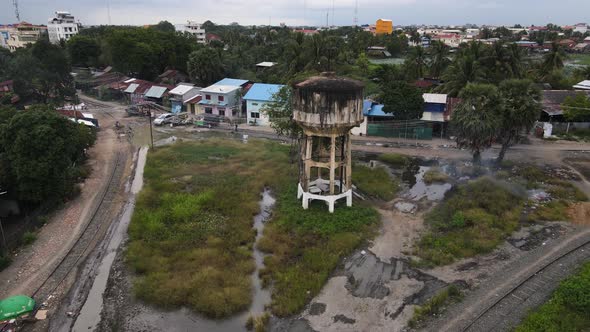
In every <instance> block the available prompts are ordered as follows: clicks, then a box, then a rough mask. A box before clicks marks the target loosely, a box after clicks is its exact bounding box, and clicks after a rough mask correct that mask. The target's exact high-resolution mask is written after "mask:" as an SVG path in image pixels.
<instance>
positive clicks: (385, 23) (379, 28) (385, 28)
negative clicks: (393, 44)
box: [375, 18, 393, 35]
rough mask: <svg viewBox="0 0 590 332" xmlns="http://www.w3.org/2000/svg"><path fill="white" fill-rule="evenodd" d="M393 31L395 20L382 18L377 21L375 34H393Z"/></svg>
mask: <svg viewBox="0 0 590 332" xmlns="http://www.w3.org/2000/svg"><path fill="white" fill-rule="evenodd" d="M392 32H393V21H392V20H386V19H383V18H380V19H378V20H377V22H376V23H375V34H376V35H383V34H388V35H389V34H391V33H392Z"/></svg>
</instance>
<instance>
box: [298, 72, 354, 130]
mask: <svg viewBox="0 0 590 332" xmlns="http://www.w3.org/2000/svg"><path fill="white" fill-rule="evenodd" d="M363 89H364V85H363V83H362V82H360V81H356V80H353V79H349V78H344V77H336V76H335V75H334V74H333V73H323V74H322V75H321V76H313V77H310V78H308V79H306V80H305V81H302V82H299V83H296V84H295V85H294V95H293V120H294V121H295V122H297V123H298V124H299V125H300V126H301V127H302V128H303V129H304V130H306V131H309V132H311V133H314V134H320V135H321V134H346V133H348V131H349V130H350V129H351V128H352V127H355V126H358V125H359V124H361V123H362V122H363Z"/></svg>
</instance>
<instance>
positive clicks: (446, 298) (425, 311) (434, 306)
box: [408, 285, 462, 328]
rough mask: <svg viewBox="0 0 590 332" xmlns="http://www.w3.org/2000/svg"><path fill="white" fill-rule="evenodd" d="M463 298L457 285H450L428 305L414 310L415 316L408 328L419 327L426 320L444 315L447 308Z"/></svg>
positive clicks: (425, 304) (428, 302) (409, 322)
mask: <svg viewBox="0 0 590 332" xmlns="http://www.w3.org/2000/svg"><path fill="white" fill-rule="evenodd" d="M461 298H462V294H461V291H460V290H459V288H457V286H455V285H450V286H449V287H447V288H445V289H444V290H442V291H441V292H439V293H438V294H436V295H435V296H434V297H432V298H431V299H429V300H428V301H427V302H426V303H424V304H423V305H421V306H419V307H417V308H416V309H414V315H413V316H412V318H411V319H410V320H409V321H408V326H410V327H411V328H416V327H418V326H419V325H420V323H421V322H423V321H424V320H425V319H426V318H428V317H429V316H434V315H438V314H440V313H442V312H443V311H444V309H445V306H447V305H448V304H450V303H453V302H457V301H460V300H461Z"/></svg>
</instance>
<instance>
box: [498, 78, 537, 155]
mask: <svg viewBox="0 0 590 332" xmlns="http://www.w3.org/2000/svg"><path fill="white" fill-rule="evenodd" d="M500 94H501V96H502V99H504V107H502V108H499V111H500V113H499V117H500V122H501V124H500V127H499V130H498V133H497V134H496V137H497V140H498V141H499V142H500V143H501V144H502V149H501V150H500V154H499V155H498V160H497V161H498V163H501V162H502V160H504V156H505V154H506V151H507V150H508V148H509V147H510V146H511V145H513V144H515V143H517V142H518V140H519V139H520V138H521V136H522V134H523V132H526V131H528V130H530V129H531V128H532V126H533V124H534V123H535V121H537V120H538V119H539V116H540V115H541V98H542V97H541V90H540V89H539V88H538V87H537V86H535V84H534V83H533V82H532V81H530V80H519V79H512V80H506V81H503V82H502V83H501V84H500Z"/></svg>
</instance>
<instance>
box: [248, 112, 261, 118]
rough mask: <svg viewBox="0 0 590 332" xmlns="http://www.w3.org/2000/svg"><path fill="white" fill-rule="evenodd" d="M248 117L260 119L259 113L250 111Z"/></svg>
mask: <svg viewBox="0 0 590 332" xmlns="http://www.w3.org/2000/svg"><path fill="white" fill-rule="evenodd" d="M250 117H251V118H254V119H260V113H258V112H252V113H250Z"/></svg>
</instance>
